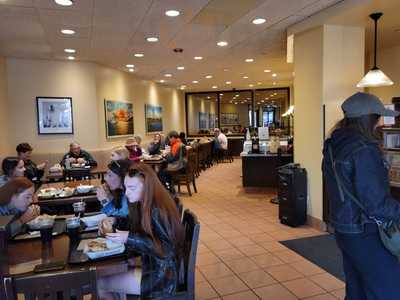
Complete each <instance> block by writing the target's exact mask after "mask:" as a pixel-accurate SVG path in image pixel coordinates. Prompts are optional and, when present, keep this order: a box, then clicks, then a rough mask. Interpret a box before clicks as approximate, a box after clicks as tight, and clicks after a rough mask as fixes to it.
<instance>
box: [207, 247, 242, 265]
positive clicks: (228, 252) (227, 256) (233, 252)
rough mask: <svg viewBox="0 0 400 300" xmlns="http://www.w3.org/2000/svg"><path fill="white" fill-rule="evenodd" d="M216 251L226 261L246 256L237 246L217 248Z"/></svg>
mask: <svg viewBox="0 0 400 300" xmlns="http://www.w3.org/2000/svg"><path fill="white" fill-rule="evenodd" d="M214 253H215V254H216V255H217V256H218V257H219V258H220V259H222V260H223V261H224V262H227V261H230V260H235V259H241V258H244V257H245V255H244V254H243V253H242V252H240V251H239V250H238V249H236V248H231V249H225V250H216V251H214Z"/></svg>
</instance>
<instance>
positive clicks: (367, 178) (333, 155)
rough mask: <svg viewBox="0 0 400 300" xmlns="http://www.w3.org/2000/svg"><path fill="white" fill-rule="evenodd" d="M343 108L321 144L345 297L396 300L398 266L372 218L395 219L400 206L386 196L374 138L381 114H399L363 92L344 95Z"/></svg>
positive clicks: (384, 170)
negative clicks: (330, 133) (347, 96)
mask: <svg viewBox="0 0 400 300" xmlns="http://www.w3.org/2000/svg"><path fill="white" fill-rule="evenodd" d="M342 110H343V112H344V118H343V119H342V120H341V121H340V122H339V123H338V125H337V126H336V128H335V129H334V131H333V133H332V135H331V137H330V138H329V139H328V140H326V142H325V145H324V159H323V165H322V168H323V174H324V179H325V183H326V187H327V192H328V193H327V194H328V195H329V202H330V224H331V225H332V226H333V227H334V228H335V237H336V243H337V245H338V246H339V248H340V250H341V252H342V254H343V266H344V272H345V275H346V299H349V300H353V299H354V300H359V299H360V300H364V299H365V300H397V299H399V297H400V296H399V295H400V284H399V283H400V281H399V280H400V263H399V261H398V260H397V258H396V257H395V256H393V255H392V254H391V253H390V252H389V251H388V250H387V249H386V248H385V247H384V245H383V243H382V242H381V240H380V237H379V232H378V227H377V225H376V223H375V222H374V221H373V220H372V219H371V217H374V218H376V219H378V220H381V221H389V220H393V221H395V222H399V221H400V202H398V201H397V200H396V199H394V198H393V197H392V196H391V194H390V183H389V174H388V168H387V164H386V163H385V160H384V158H383V156H382V153H381V150H380V148H379V143H378V141H377V139H376V137H375V130H376V127H377V126H378V124H379V121H380V119H381V116H398V115H399V113H398V112H395V111H392V110H387V109H385V107H384V105H383V104H382V103H381V102H380V100H379V99H378V98H377V97H376V96H374V95H371V94H366V93H356V94H354V95H353V96H351V97H349V98H348V99H347V100H346V101H344V103H343V104H342ZM354 199H356V200H358V202H360V203H361V205H362V206H363V207H364V208H361V207H360V206H359V205H357V203H356V201H355V200H354Z"/></svg>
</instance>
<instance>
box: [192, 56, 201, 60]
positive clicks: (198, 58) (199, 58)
mask: <svg viewBox="0 0 400 300" xmlns="http://www.w3.org/2000/svg"><path fill="white" fill-rule="evenodd" d="M193 58H194V59H195V60H202V59H203V56H195V57H193Z"/></svg>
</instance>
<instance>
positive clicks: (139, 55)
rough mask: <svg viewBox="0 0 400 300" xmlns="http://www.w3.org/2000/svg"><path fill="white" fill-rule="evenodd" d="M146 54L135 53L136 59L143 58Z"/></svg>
mask: <svg viewBox="0 0 400 300" xmlns="http://www.w3.org/2000/svg"><path fill="white" fill-rule="evenodd" d="M143 56H144V54H143V53H135V57H143Z"/></svg>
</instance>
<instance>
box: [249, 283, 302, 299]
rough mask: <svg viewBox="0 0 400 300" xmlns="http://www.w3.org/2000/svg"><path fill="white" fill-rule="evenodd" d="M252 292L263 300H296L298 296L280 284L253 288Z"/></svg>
mask: <svg viewBox="0 0 400 300" xmlns="http://www.w3.org/2000/svg"><path fill="white" fill-rule="evenodd" d="M254 292H255V293H256V294H257V295H258V296H259V297H260V298H261V299H263V300H264V299H265V300H297V299H298V298H297V297H296V296H294V295H293V294H292V293H291V292H289V291H288V290H287V289H286V288H285V287H284V286H282V285H280V284H274V285H269V286H266V287H262V288H258V289H255V290H254Z"/></svg>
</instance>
